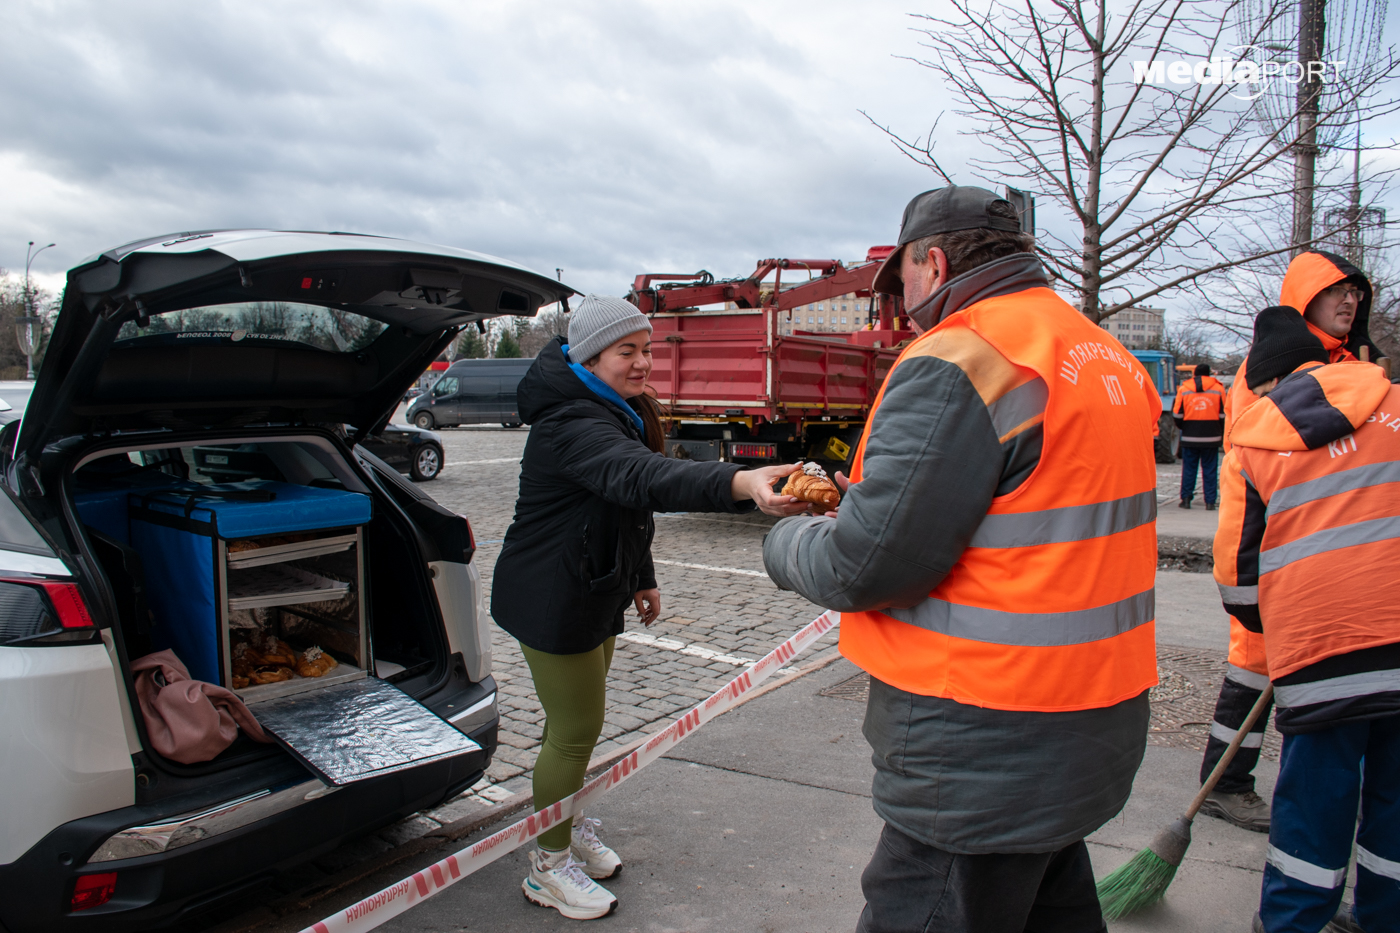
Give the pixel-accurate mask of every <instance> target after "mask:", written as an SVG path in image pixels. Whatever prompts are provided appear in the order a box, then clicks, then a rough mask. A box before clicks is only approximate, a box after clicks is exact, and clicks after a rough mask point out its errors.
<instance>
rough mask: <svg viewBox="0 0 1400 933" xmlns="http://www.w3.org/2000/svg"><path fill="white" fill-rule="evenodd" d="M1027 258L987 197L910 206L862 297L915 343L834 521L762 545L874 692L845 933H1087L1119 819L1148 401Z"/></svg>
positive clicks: (1096, 916)
mask: <svg viewBox="0 0 1400 933" xmlns="http://www.w3.org/2000/svg"><path fill="white" fill-rule="evenodd" d="M1033 250H1034V238H1033V237H1032V236H1031V235H1029V234H1027V233H1024V232H1022V230H1021V228H1020V224H1019V220H1018V217H1017V214H1016V211H1015V209H1014V208H1013V207H1012V206H1011V204H1010V203H1008V202H1007V201H1005V200H1003V199H1001V198H998V197H997V196H996V195H994V194H992V193H991V192H990V191H986V190H984V189H981V188H970V187H955V186H949V187H947V188H941V189H937V190H934V191H928V192H925V193H924V194H921V195H919V196H918V197H916V198H915V199H914V200H913V201H911V202H910V203H909V206H908V207H907V208H906V209H905V213H904V220H903V223H902V225H901V228H900V234H899V241H898V248H897V249H896V250H895V252H894V253H893V254H892V255H891V256H890V258H889V259H888V260H887V261H886V263H885V265H884V266H883V267H882V269H881V270H880V273H879V274H878V275H877V277H876V279H875V282H874V288H875V290H876V291H881V292H885V293H891V294H899V295H902V296H903V298H904V306H905V308H906V309H907V313H908V315H909V318H910V321H911V322H912V324H913V327H914V329H915V330H916V331H917V332H918V333H919V336H918V337H917V338H916V339H915V340H914V341H913V342H912V343H911V344H910V345H909V346H908V347H906V348H905V349H904V351H903V352H902V353H901V354H900V356H899V358H898V360H896V362H895V364H894V366H893V368H892V369H891V370H890V372H889V375H888V376H887V377H886V379H885V383H884V385H883V386H882V387H881V389H880V392H879V394H878V395H877V397H876V399H875V403H874V406H873V409H872V411H871V413H870V417H869V418H868V419H867V421H866V426H865V433H864V434H863V436H862V437H861V440H860V444H859V446H858V447H857V449H856V453H855V456H854V460H853V466H852V471H851V478H850V483H849V487H848V489H847V492H846V495H845V497H844V499H843V500H842V504H841V506H840V508H839V510H838V511H837V512H835V513H830V514H828V515H825V516H816V517H797V518H790V519H787V520H785V521H782V522H780V523H778V525H777V526H775V527H774V529H773V530H772V531H771V532H769V534H768V537H767V539H766V541H765V544H764V549H763V557H764V564H765V566H766V567H767V569H768V572H769V574H770V575H771V576H772V578H773V580H774V581H775V582H776V583H777V584H778V585H779V586H780V587H783V588H785V589H790V590H796V591H797V592H799V593H801V594H802V595H803V596H805V597H807V598H808V599H810V600H811V601H813V602H815V603H816V604H818V605H820V606H824V607H826V608H828V609H836V610H839V611H840V613H841V651H842V653H843V654H844V655H845V656H846V657H847V658H849V659H850V660H851V661H853V662H854V663H855V664H857V665H858V666H860V667H861V668H863V669H865V670H866V671H868V672H869V673H870V700H869V705H868V706H867V710H866V718H865V727H864V732H865V737H866V739H867V741H869V742H870V744H871V746H872V748H873V749H874V753H875V754H874V759H873V760H874V763H875V769H876V773H875V780H874V785H873V788H872V796H873V799H874V806H875V810H876V812H877V813H878V814H879V815H880V816H881V818H882V819H884V821H885V828H884V832H883V834H882V835H881V839H880V843H879V846H878V848H877V850H876V852H875V854H874V856H873V857H872V859H871V861H870V864H869V865H868V866H867V867H866V869H865V873H864V875H863V876H862V879H861V885H862V888H863V890H864V893H865V898H866V906H865V909H864V911H863V913H862V914H861V918H860V922H859V926H858V930H859V931H860V933H887V931H903V930H912V929H917V930H922V931H928V933H938V931H948V933H951V931H958V933H982V931H1001V930H1018V931H1019V930H1023V929H1027V930H1041V929H1056V930H1066V931H1070V930H1073V931H1081V930H1082V931H1086V933H1087V931H1099V930H1102V929H1103V928H1104V921H1103V916H1102V914H1101V912H1100V910H1099V903H1098V897H1097V895H1096V893H1095V889H1094V878H1093V871H1092V867H1091V865H1090V863H1089V854H1088V849H1087V847H1086V846H1085V844H1084V837H1085V836H1087V835H1088V834H1089V833H1092V832H1093V831H1094V830H1096V829H1097V828H1098V827H1100V826H1102V825H1103V824H1104V823H1105V822H1107V821H1108V820H1109V819H1111V818H1113V816H1114V815H1116V814H1117V813H1118V812H1119V810H1120V809H1121V808H1122V806H1123V804H1124V803H1125V802H1126V800H1127V798H1128V794H1129V791H1130V790H1131V788H1132V782H1133V777H1134V775H1135V774H1136V772H1137V769H1138V765H1139V764H1140V763H1141V761H1142V755H1143V751H1144V747H1145V744H1146V733H1147V717H1148V705H1147V690H1148V688H1149V687H1151V686H1152V685H1153V684H1155V683H1156V682H1157V670H1156V652H1155V646H1154V636H1153V631H1154V618H1155V610H1154V601H1153V585H1154V580H1155V574H1156V567H1157V538H1156V525H1155V519H1156V514H1157V495H1156V487H1157V473H1156V465H1155V463H1154V458H1153V453H1152V434H1153V428H1154V426H1155V425H1156V424H1157V420H1158V418H1159V417H1160V414H1161V400H1160V399H1159V397H1158V395H1157V392H1156V389H1155V388H1154V386H1153V383H1152V380H1151V378H1149V376H1148V374H1147V372H1146V370H1144V369H1143V367H1142V366H1141V364H1139V363H1138V361H1137V360H1136V359H1135V358H1134V357H1133V355H1132V354H1131V353H1129V352H1128V351H1127V350H1125V349H1124V348H1123V346H1122V345H1121V344H1120V343H1118V341H1116V340H1115V339H1114V338H1113V337H1111V336H1109V335H1108V334H1107V333H1105V332H1104V331H1103V329H1101V328H1100V327H1098V326H1096V325H1095V324H1094V323H1093V322H1091V321H1090V320H1089V319H1088V318H1087V317H1085V316H1084V315H1083V314H1081V313H1080V312H1078V311H1077V310H1075V309H1074V308H1073V307H1071V306H1070V305H1069V304H1068V303H1066V302H1065V301H1064V300H1063V299H1062V298H1060V297H1059V296H1058V295H1056V294H1055V292H1054V291H1052V290H1051V288H1050V282H1049V280H1048V278H1047V276H1046V274H1045V271H1044V269H1043V268H1042V266H1041V264H1040V261H1039V259H1037V258H1036V256H1035V254H1034V252H1033ZM842 481H844V477H841V476H840V475H839V474H838V482H842ZM1086 762H1091V763H1092V766H1091V767H1086Z"/></svg>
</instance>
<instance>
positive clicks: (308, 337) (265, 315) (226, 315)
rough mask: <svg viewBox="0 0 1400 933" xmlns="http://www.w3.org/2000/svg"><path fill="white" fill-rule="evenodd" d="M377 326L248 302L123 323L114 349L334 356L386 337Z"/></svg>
mask: <svg viewBox="0 0 1400 933" xmlns="http://www.w3.org/2000/svg"><path fill="white" fill-rule="evenodd" d="M384 328H385V325H384V324H383V323H381V322H379V321H376V320H373V319H371V318H367V317H365V316H364V315H361V314H356V313H354V312H353V311H345V310H343V309H340V308H327V307H324V306H322V305H309V304H300V303H298V302H291V301H248V302H238V303H234V304H219V305H205V306H202V307H198V308H184V309H182V310H180V311H167V312H166V313H164V314H158V315H152V316H151V317H150V318H149V319H147V323H146V324H145V325H144V326H143V325H139V324H138V323H137V322H136V321H127V322H126V323H125V324H123V325H122V327H121V330H120V331H118V332H117V341H116V342H117V345H118V346H121V345H123V344H125V345H128V346H130V345H133V344H136V345H142V344H151V343H173V342H176V341H178V342H181V343H183V342H186V341H190V340H196V341H216V342H219V343H228V342H232V343H244V342H246V343H248V344H249V345H258V344H261V345H264V346H265V345H267V344H268V343H269V342H272V343H280V344H288V343H294V344H300V345H302V346H308V347H315V348H317V349H318V350H328V351H330V352H332V353H354V352H356V351H358V350H363V349H364V348H365V347H367V346H369V345H370V344H371V343H373V342H374V341H375V339H376V338H377V337H378V336H379V335H380V334H381V333H383V332H384Z"/></svg>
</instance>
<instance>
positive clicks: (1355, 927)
mask: <svg viewBox="0 0 1400 933" xmlns="http://www.w3.org/2000/svg"><path fill="white" fill-rule="evenodd" d="M1322 933H1366V931H1365V930H1363V929H1361V924H1359V923H1357V922H1356V915H1355V914H1354V913H1352V906H1351V905H1350V904H1348V903H1346V902H1345V901H1343V902H1342V906H1341V907H1338V908H1337V915H1336V916H1335V917H1333V918H1332V919H1331V921H1329V922H1328V924H1327V926H1325V927H1323V928H1322Z"/></svg>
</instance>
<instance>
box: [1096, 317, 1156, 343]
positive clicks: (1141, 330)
mask: <svg viewBox="0 0 1400 933" xmlns="http://www.w3.org/2000/svg"><path fill="white" fill-rule="evenodd" d="M1165 318H1166V312H1165V311H1164V310H1163V309H1161V308H1131V309H1129V310H1127V311H1119V312H1118V313H1117V314H1115V315H1113V317H1111V318H1107V319H1105V320H1103V321H1101V322H1099V326H1100V327H1102V328H1103V329H1104V330H1106V331H1108V332H1109V333H1110V334H1112V335H1113V336H1115V337H1117V338H1118V342H1119V343H1121V344H1122V345H1123V346H1125V347H1127V348H1128V349H1129V350H1147V349H1151V348H1154V347H1160V346H1161V345H1162V334H1163V327H1164V321H1165Z"/></svg>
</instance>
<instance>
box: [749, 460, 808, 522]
mask: <svg viewBox="0 0 1400 933" xmlns="http://www.w3.org/2000/svg"><path fill="white" fill-rule="evenodd" d="M800 469H802V464H800V463H791V464H779V465H778V466H768V467H759V468H758V469H756V470H740V471H739V472H738V473H735V474H734V479H733V481H732V482H731V484H730V487H729V490H730V493H731V494H732V495H733V496H734V501H735V502H743V501H744V500H745V499H752V500H753V501H754V504H755V505H757V506H758V508H759V511H761V512H763V513H764V514H765V515H774V516H776V517H778V518H786V517H787V516H789V515H800V514H801V513H803V512H806V511H807V510H808V509H810V508H811V506H810V505H809V504H808V503H806V502H803V501H801V500H800V499H798V498H797V497H796V496H782V495H779V494H778V493H776V492H774V491H773V484H774V483H776V482H777V481H778V480H780V479H783V478H784V477H787V476H791V475H792V474H793V473H796V472H797V471H798V470H800Z"/></svg>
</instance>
